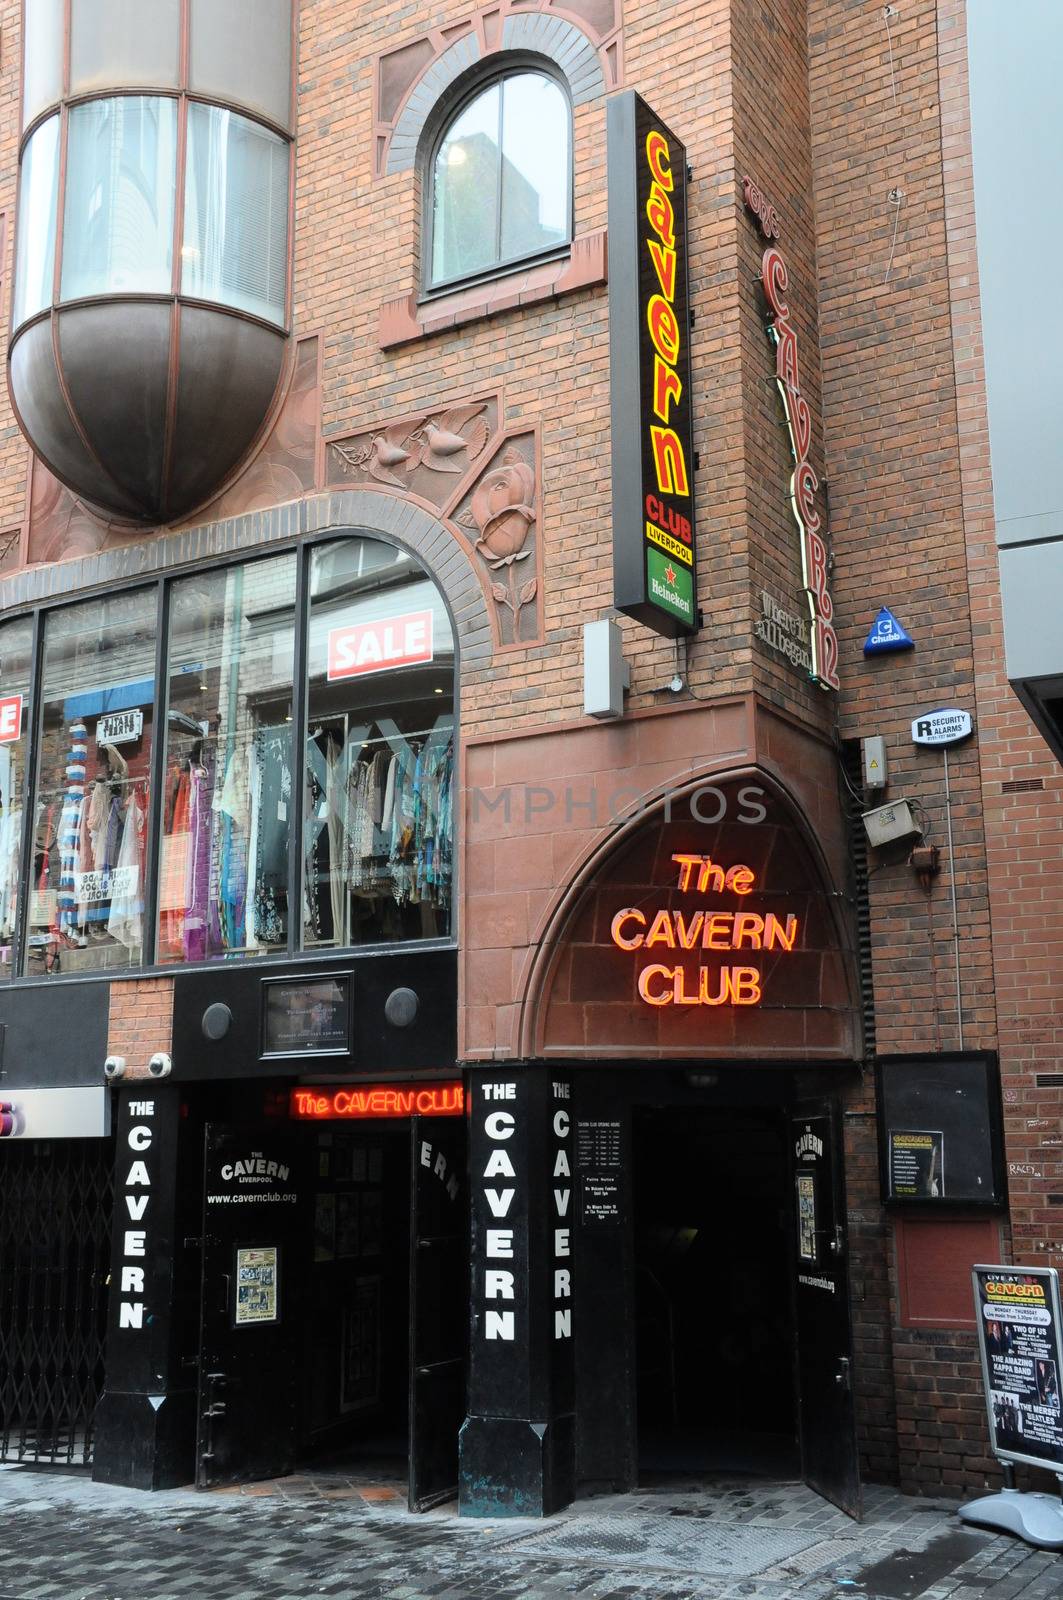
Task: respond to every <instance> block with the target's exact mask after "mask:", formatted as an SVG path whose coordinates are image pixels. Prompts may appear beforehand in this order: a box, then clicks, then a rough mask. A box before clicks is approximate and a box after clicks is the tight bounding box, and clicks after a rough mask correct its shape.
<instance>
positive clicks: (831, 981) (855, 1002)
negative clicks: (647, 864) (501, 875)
mask: <svg viewBox="0 0 1063 1600" xmlns="http://www.w3.org/2000/svg"><path fill="white" fill-rule="evenodd" d="M743 784H744V785H750V786H754V785H755V786H758V787H759V788H760V789H761V790H762V791H764V792H765V793H766V795H767V796H768V797H770V803H769V818H771V817H772V815H773V813H772V812H771V810H770V807H772V806H773V807H774V808H775V811H774V820H773V821H772V822H771V825H772V826H774V827H776V828H777V827H779V825H780V823H782V824H785V825H786V826H787V827H788V828H789V829H790V830H791V831H792V835H793V838H794V840H795V844H796V848H797V850H798V851H799V852H800V853H802V854H803V856H804V858H805V860H804V868H805V876H806V878H807V879H808V883H809V885H810V886H813V887H814V888H815V889H816V890H817V891H818V894H819V895H820V896H821V905H820V910H821V913H822V917H823V920H824V921H825V923H826V927H825V929H824V933H825V935H826V937H825V938H824V940H823V943H824V947H825V948H824V955H825V957H826V959H825V960H824V961H823V982H824V986H825V988H826V989H829V990H830V991H831V992H832V993H833V995H834V996H835V999H836V1002H837V1004H836V1005H835V1007H834V1010H835V1012H836V1013H837V1014H838V1017H839V1026H838V1028H837V1030H836V1034H837V1037H836V1039H835V1040H833V1041H832V1042H831V1043H829V1044H826V1045H824V1046H823V1047H822V1048H821V1047H820V1043H819V1041H817V1040H816V1039H815V1038H814V1037H813V1038H812V1039H811V1040H810V1041H809V1045H810V1048H804V1047H803V1046H804V1040H795V1041H794V1043H793V1047H792V1048H787V1047H782V1046H781V1047H780V1048H778V1049H770V1050H766V1051H764V1052H763V1053H764V1054H765V1055H774V1057H775V1058H777V1059H781V1058H784V1057H786V1056H789V1057H791V1058H793V1059H799V1058H800V1057H801V1056H802V1055H804V1056H805V1057H806V1058H807V1057H808V1056H810V1055H811V1056H812V1057H813V1058H816V1057H817V1056H818V1057H819V1058H822V1059H839V1058H841V1059H847V1060H855V1059H858V1058H859V1055H860V1025H859V997H860V987H859V979H858V973H857V965H856V957H855V948H854V936H853V929H852V927H851V926H850V924H849V922H848V920H847V919H846V917H845V915H844V913H843V909H842V895H841V893H840V891H839V889H838V886H837V885H836V883H835V881H834V878H833V874H832V873H831V870H830V866H829V864H828V862H827V858H826V856H825V854H824V852H823V849H822V847H821V845H820V842H819V839H818V838H817V836H816V833H815V830H814V829H813V827H812V825H811V823H810V822H809V821H808V818H807V817H806V815H805V813H804V811H803V809H802V807H801V806H800V804H799V802H798V801H797V799H796V798H795V797H794V795H793V794H792V793H791V792H790V790H789V789H788V787H787V786H786V785H785V784H784V783H783V782H782V781H781V780H780V779H779V778H778V777H776V776H775V775H773V774H772V773H770V772H768V771H766V770H765V769H764V768H763V767H760V766H750V765H742V766H731V767H719V768H710V769H708V770H706V771H703V772H701V773H700V774H698V776H697V777H694V778H684V780H683V782H682V784H680V785H677V786H675V787H670V788H668V789H666V790H661V791H659V792H656V793H653V794H649V795H646V796H644V797H643V799H642V800H641V801H640V802H639V803H638V804H637V805H636V806H635V807H633V808H632V809H631V810H630V811H629V812H628V814H627V815H626V817H625V818H624V819H623V820H622V822H621V823H620V824H619V825H618V826H617V827H616V828H614V829H612V830H611V831H609V832H605V833H602V834H599V835H598V837H597V838H596V839H595V840H594V841H593V843H592V844H591V845H590V846H589V847H588V848H587V849H586V850H585V851H584V853H583V855H582V856H581V858H580V859H579V861H578V862H577V864H576V866H575V868H574V869H573V872H572V874H571V876H570V879H569V881H568V883H567V884H564V885H562V886H561V887H560V888H559V889H558V891H557V892H556V894H555V896H554V898H553V901H552V902H551V905H550V906H549V908H548V909H547V911H546V913H545V915H544V917H543V919H542V922H541V925H540V931H539V935H538V938H537V940H536V943H535V946H534V949H533V952H532V955H531V959H530V961H529V962H528V965H527V967H526V969H525V972H524V976H523V983H522V992H521V993H520V994H519V995H518V996H517V1002H518V1004H517V1024H516V1037H515V1046H516V1054H517V1055H518V1057H520V1058H521V1059H535V1058H541V1057H543V1056H551V1055H555V1056H556V1055H564V1054H568V1053H570V1052H569V1051H566V1050H565V1049H560V1048H558V1047H557V1046H556V1043H555V1042H554V1041H552V1040H551V1039H550V1038H548V1037H547V1032H548V1010H549V1007H550V1004H551V1000H552V991H553V986H554V980H555V978H556V976H557V973H558V968H559V964H560V962H561V961H562V958H563V957H564V955H565V952H566V949H567V948H568V944H569V942H570V940H571V938H572V935H573V930H574V929H575V928H576V926H577V923H578V921H579V919H580V918H581V916H583V917H585V916H586V913H587V907H588V901H589V899H590V897H591V896H592V895H593V894H594V892H595V890H596V889H597V887H598V886H599V885H600V883H601V881H602V879H603V878H604V877H605V875H606V874H607V872H608V870H609V867H610V865H611V864H612V863H615V862H617V861H622V860H623V858H624V857H625V856H626V854H627V852H628V851H629V849H630V847H632V846H633V845H635V844H636V843H637V842H638V840H639V837H640V834H642V833H643V832H645V831H647V830H650V829H653V828H659V827H660V826H661V825H662V823H664V822H665V821H666V820H667V821H669V822H670V821H671V819H673V818H676V817H679V816H681V815H682V812H683V808H684V806H687V805H688V804H689V802H690V800H691V798H692V797H693V796H694V795H695V794H696V793H697V792H698V791H699V790H700V791H703V792H705V791H707V790H709V789H713V790H722V789H723V787H724V786H731V787H733V788H736V789H737V787H738V786H739V785H743ZM806 892H807V890H806ZM623 903H624V902H623V899H621V900H620V901H618V905H620V904H623ZM828 967H829V969H830V970H829V972H828V970H827V969H828ZM796 1009H799V1008H798V1007H795V1010H796ZM755 1050H756V1047H755V1046H754V1049H753V1053H755ZM572 1053H575V1054H579V1053H580V1052H579V1051H576V1052H572ZM583 1053H585V1054H593V1053H594V1049H593V1047H592V1048H591V1049H590V1050H589V1051H587V1052H583ZM609 1053H615V1054H616V1055H618V1056H625V1055H627V1056H638V1055H643V1054H645V1055H649V1056H654V1055H665V1056H667V1055H672V1056H673V1057H678V1056H680V1055H683V1054H684V1052H683V1051H682V1050H681V1049H667V1048H666V1049H664V1050H655V1049H652V1048H651V1049H647V1047H646V1046H645V1045H644V1043H642V1042H641V1041H640V1040H634V1041H632V1042H631V1043H630V1045H628V1044H626V1043H625V1044H621V1045H619V1046H618V1048H617V1049H616V1050H615V1052H609V1051H608V1050H604V1049H603V1050H602V1054H603V1055H606V1056H607V1055H608V1054H609ZM701 1053H704V1054H706V1055H707V1056H715V1057H717V1058H718V1057H720V1056H721V1055H722V1056H728V1055H729V1056H732V1057H733V1056H735V1055H737V1056H739V1057H742V1056H745V1057H748V1056H749V1055H750V1053H751V1051H750V1047H749V1046H747V1045H745V1044H737V1043H732V1042H727V1043H726V1044H725V1047H723V1048H719V1047H717V1046H716V1045H715V1044H713V1043H710V1045H709V1046H708V1047H707V1048H705V1049H704V1052H702V1050H700V1049H699V1050H698V1051H695V1052H691V1051H687V1052H686V1055H691V1054H701Z"/></svg>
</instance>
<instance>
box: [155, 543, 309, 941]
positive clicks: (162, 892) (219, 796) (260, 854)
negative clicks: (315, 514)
mask: <svg viewBox="0 0 1063 1600" xmlns="http://www.w3.org/2000/svg"><path fill="white" fill-rule="evenodd" d="M295 572H296V557H295V556H294V555H293V554H288V555H282V556H275V557H271V558H269V559H267V560H263V561H255V562H250V563H248V564H247V565H246V566H240V567H229V568H225V569H224V570H221V571H215V572H207V573H203V574H201V575H199V576H197V577H194V578H184V579H181V580H180V581H179V582H177V583H175V584H174V585H173V588H172V590H171V593H170V622H169V639H168V650H167V674H168V676H167V713H166V758H165V783H166V788H165V792H164V795H163V837H162V853H161V858H160V863H159V929H158V946H157V952H156V954H157V959H158V960H159V962H162V963H166V962H174V961H203V960H209V959H213V958H215V957H221V956H243V955H267V954H269V953H270V952H271V951H275V950H284V949H286V948H287V942H288V914H289V912H288V854H289V852H288V839H289V829H290V827H292V826H293V825H294V797H293V793H292V675H293V669H294V660H295V607H294V604H293V601H292V596H293V595H294V593H295Z"/></svg>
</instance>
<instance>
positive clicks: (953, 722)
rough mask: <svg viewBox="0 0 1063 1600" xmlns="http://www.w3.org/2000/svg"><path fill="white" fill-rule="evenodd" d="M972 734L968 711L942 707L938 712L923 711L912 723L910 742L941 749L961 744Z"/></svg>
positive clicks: (955, 707)
mask: <svg viewBox="0 0 1063 1600" xmlns="http://www.w3.org/2000/svg"><path fill="white" fill-rule="evenodd" d="M973 732H974V723H973V721H972V720H971V713H970V712H969V711H961V710H960V709H959V707H958V706H943V707H942V708H941V710H940V711H924V712H923V713H922V715H921V716H918V717H916V718H915V721H914V722H913V723H912V742H913V743H914V744H927V745H932V746H933V747H934V748H936V749H943V748H945V747H946V746H948V745H950V744H962V742H963V740H964V739H969V738H970V737H971V734H972V733H973Z"/></svg>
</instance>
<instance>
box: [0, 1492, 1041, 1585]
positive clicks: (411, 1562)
mask: <svg viewBox="0 0 1063 1600" xmlns="http://www.w3.org/2000/svg"><path fill="white" fill-rule="evenodd" d="M865 1511H866V1516H865V1520H864V1522H863V1523H862V1524H859V1525H858V1524H855V1523H853V1522H851V1521H850V1520H849V1519H848V1518H847V1517H845V1516H843V1515H842V1514H841V1513H840V1512H837V1511H835V1510H833V1509H832V1508H831V1507H830V1506H828V1505H826V1503H825V1502H824V1501H822V1500H820V1499H819V1498H818V1497H817V1496H816V1495H814V1494H812V1493H811V1491H810V1490H808V1489H806V1488H805V1487H804V1486H803V1485H801V1484H795V1483H776V1482H771V1483H769V1482H765V1481H763V1480H758V1479H752V1478H744V1479H740V1478H735V1477H724V1476H721V1477H720V1478H718V1479H715V1480H714V1481H712V1482H711V1483H704V1482H702V1483H698V1484H694V1483H689V1484H683V1483H681V1482H678V1483H670V1484H669V1485H668V1487H667V1488H661V1489H655V1490H650V1489H643V1490H640V1491H639V1492H637V1493H635V1494H630V1495H623V1496H621V1495H617V1496H606V1497H602V1498H600V1499H595V1500H583V1501H580V1502H578V1503H577V1504H576V1505H574V1506H572V1507H570V1508H569V1509H568V1510H567V1511H566V1512H564V1513H563V1514H562V1515H560V1516H558V1517H554V1518H551V1519H550V1520H549V1521H547V1522H533V1521H528V1520H520V1521H499V1520H497V1519H491V1520H488V1521H483V1522H480V1521H476V1520H472V1519H468V1518H459V1517H457V1516H456V1515H455V1510H454V1507H453V1506H445V1507H442V1508H441V1509H439V1510H437V1511H434V1512H430V1513H429V1514H428V1515H426V1516H420V1517H414V1516H410V1515H409V1514H408V1512H407V1511H406V1509H405V1504H404V1500H403V1497H402V1494H401V1490H400V1486H399V1485H398V1484H397V1483H396V1482H395V1480H390V1481H389V1480H388V1479H387V1478H386V1477H382V1476H381V1475H380V1474H379V1473H378V1474H375V1475H374V1476H373V1478H372V1479H370V1478H352V1477H349V1476H345V1475H343V1474H340V1473H336V1472H328V1473H320V1474H315V1475H314V1476H313V1477H293V1478H285V1479H280V1480H278V1481H277V1482H275V1483H270V1484H256V1485H254V1486H252V1487H249V1488H246V1489H243V1490H231V1491H226V1492H223V1493H213V1494H197V1493H196V1492H195V1491H194V1490H177V1491H174V1492H172V1493H166V1494H156V1495H148V1494H139V1493H137V1492H135V1491H132V1490H124V1489H110V1488H104V1487H102V1486H99V1485H96V1484H93V1483H92V1482H91V1481H90V1480H89V1478H88V1477H87V1475H83V1474H70V1473H56V1472H48V1471H29V1470H26V1469H23V1468H18V1469H16V1470H6V1471H0V1519H2V1520H0V1529H2V1549H3V1555H2V1559H0V1600H177V1597H179V1596H189V1595H195V1596H200V1597H209V1600H324V1597H326V1596H328V1597H335V1596H339V1597H342V1600H570V1597H578V1600H842V1597H843V1596H862V1597H863V1600H1063V1556H1053V1555H1049V1554H1046V1553H1045V1552H1043V1551H1035V1550H1031V1549H1030V1548H1029V1547H1028V1546H1026V1545H1024V1544H1021V1543H1019V1542H1018V1541H1016V1540H1012V1539H1005V1538H997V1537H994V1536H991V1535H990V1534H988V1533H983V1532H978V1531H975V1530H971V1529H965V1528H963V1527H962V1526H961V1524H960V1523H959V1522H958V1521H957V1519H956V1517H955V1515H954V1512H953V1508H952V1507H951V1505H950V1504H949V1503H947V1502H939V1501H931V1500H914V1499H908V1498H905V1497H904V1496H902V1495H899V1494H896V1493H895V1492H894V1491H892V1490H889V1489H881V1488H874V1487H871V1488H868V1489H865Z"/></svg>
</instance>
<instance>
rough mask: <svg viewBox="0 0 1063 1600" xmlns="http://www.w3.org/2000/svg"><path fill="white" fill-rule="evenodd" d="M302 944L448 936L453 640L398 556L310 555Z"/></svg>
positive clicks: (415, 572) (373, 550) (345, 544)
mask: <svg viewBox="0 0 1063 1600" xmlns="http://www.w3.org/2000/svg"><path fill="white" fill-rule="evenodd" d="M309 604H310V616H309V633H308V641H307V673H308V680H309V681H308V691H307V741H306V761H305V772H304V802H303V803H304V831H303V849H302V860H303V945H304V947H305V948H307V949H321V948H323V947H329V946H332V947H337V948H339V947H342V946H344V945H357V944H362V943H367V942H377V941H384V940H394V939H416V938H430V937H433V936H437V935H445V934H447V933H449V931H450V902H451V862H452V842H453V760H454V699H453V696H454V639H453V635H452V632H451V626H450V618H449V615H448V613H447V610H446V607H445V606H444V604H443V602H442V599H441V597H440V595H439V592H438V590H437V589H436V587H435V585H434V583H433V582H432V581H431V580H430V579H429V578H428V577H427V575H426V574H425V573H424V572H423V571H422V570H421V568H420V567H419V566H418V565H417V563H416V562H415V561H414V560H413V559H412V558H411V557H410V556H408V555H407V554H405V552H403V551H400V550H397V549H395V548H394V547H393V546H391V545H387V544H384V543H383V542H381V541H380V540H376V539H368V538H346V539H343V540H338V541H336V542H335V543H330V544H327V545H319V546H317V547H315V548H314V550H313V551H312V552H311V564H310V602H309Z"/></svg>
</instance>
